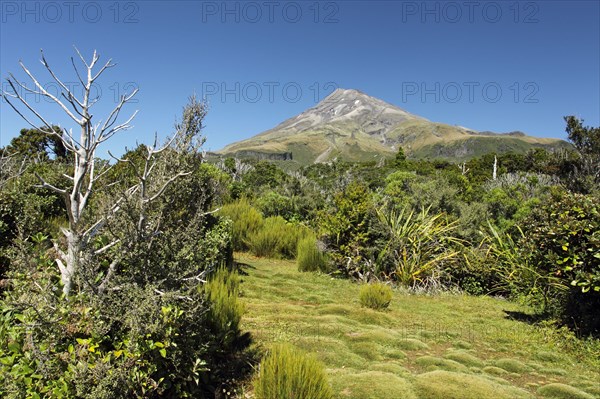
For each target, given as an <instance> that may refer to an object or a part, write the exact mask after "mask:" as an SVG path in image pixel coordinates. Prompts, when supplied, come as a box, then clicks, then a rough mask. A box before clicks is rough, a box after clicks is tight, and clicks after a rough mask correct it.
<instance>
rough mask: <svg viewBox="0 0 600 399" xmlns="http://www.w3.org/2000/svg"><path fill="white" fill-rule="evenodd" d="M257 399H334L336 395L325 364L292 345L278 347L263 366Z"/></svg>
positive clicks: (255, 382)
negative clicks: (326, 373) (329, 381)
mask: <svg viewBox="0 0 600 399" xmlns="http://www.w3.org/2000/svg"><path fill="white" fill-rule="evenodd" d="M254 394H255V396H256V399H300V398H311V399H330V398H332V397H333V393H332V390H331V387H330V386H329V383H328V382H327V378H326V376H325V371H324V368H323V366H322V365H321V363H319V362H318V361H317V360H316V359H314V358H313V357H312V356H310V355H306V354H304V353H303V352H301V351H300V350H298V349H296V348H294V347H292V346H291V345H289V344H281V345H276V346H275V347H274V348H273V349H271V350H270V351H269V353H268V354H267V355H266V356H265V358H264V359H263V360H262V362H261V363H260V370H259V373H258V376H257V377H256V379H255V381H254Z"/></svg>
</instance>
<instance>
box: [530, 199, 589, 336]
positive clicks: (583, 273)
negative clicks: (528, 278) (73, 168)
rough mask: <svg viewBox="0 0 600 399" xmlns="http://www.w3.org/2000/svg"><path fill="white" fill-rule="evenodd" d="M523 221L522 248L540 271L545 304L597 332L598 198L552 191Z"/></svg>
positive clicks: (572, 322)
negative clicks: (553, 192) (542, 203)
mask: <svg viewBox="0 0 600 399" xmlns="http://www.w3.org/2000/svg"><path fill="white" fill-rule="evenodd" d="M524 226H526V228H525V229H524V237H523V240H522V241H521V243H520V244H521V245H522V253H523V256H524V257H525V258H526V259H527V260H528V262H529V264H530V265H532V266H533V267H535V271H536V275H537V276H539V277H538V279H539V280H540V284H541V289H540V292H539V293H537V294H538V295H542V302H543V306H544V308H545V310H547V311H550V312H551V313H552V314H554V315H557V316H559V317H561V318H562V320H563V321H564V322H566V323H567V324H569V325H571V326H572V327H576V328H578V329H580V330H581V331H582V332H596V333H598V332H600V319H599V318H598V314H597V310H598V307H599V306H600V198H598V196H592V195H581V194H572V193H568V192H564V193H559V194H556V195H555V196H554V198H553V199H552V201H550V202H548V203H547V204H545V205H544V206H542V207H540V208H538V209H536V210H535V211H534V212H533V214H532V215H531V217H529V218H528V219H527V220H526V222H525V223H524ZM523 283H524V284H527V283H528V282H525V281H523Z"/></svg>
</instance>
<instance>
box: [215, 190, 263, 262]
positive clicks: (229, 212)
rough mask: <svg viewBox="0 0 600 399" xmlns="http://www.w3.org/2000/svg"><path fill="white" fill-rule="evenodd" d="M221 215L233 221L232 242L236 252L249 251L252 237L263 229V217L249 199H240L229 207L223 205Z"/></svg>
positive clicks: (228, 205)
mask: <svg viewBox="0 0 600 399" xmlns="http://www.w3.org/2000/svg"><path fill="white" fill-rule="evenodd" d="M219 214H220V215H222V216H224V217H227V218H229V219H231V221H232V222H233V228H232V230H233V232H232V241H233V248H234V249H235V250H236V251H245V250H247V249H249V247H248V242H249V239H250V236H251V235H253V234H255V233H256V232H257V231H259V230H260V229H261V228H262V225H263V217H262V215H261V213H260V212H259V211H258V210H257V209H256V208H254V207H253V206H252V205H250V203H249V202H248V200H247V199H239V200H237V201H235V202H232V203H230V204H227V205H223V206H222V207H221V210H220V211H219Z"/></svg>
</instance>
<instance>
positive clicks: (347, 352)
mask: <svg viewBox="0 0 600 399" xmlns="http://www.w3.org/2000/svg"><path fill="white" fill-rule="evenodd" d="M237 259H238V261H239V262H241V263H242V264H245V266H242V270H243V271H244V272H245V273H247V275H244V276H243V278H242V285H241V290H242V297H243V301H244V303H245V304H246V314H245V315H244V317H243V320H242V329H243V330H246V331H250V332H251V333H252V335H253V337H254V340H255V344H256V345H257V346H258V347H263V348H268V347H269V346H270V345H272V344H273V343H277V342H290V343H293V344H294V345H296V346H298V347H300V348H302V349H304V350H306V351H309V352H312V353H314V354H315V355H316V356H317V358H318V359H319V360H321V361H322V362H323V363H324V365H325V367H326V371H327V373H328V376H329V380H330V383H331V385H332V387H333V390H334V393H335V395H336V397H338V398H357V399H360V398H414V399H451V398H461V399H465V398H471V397H473V398H477V399H487V398H490V399H492V398H493V399H497V398H511V399H512V398H554V397H557V398H562V397H568V396H564V395H569V394H573V393H577V395H579V396H577V397H582V398H588V397H591V398H595V397H599V396H598V394H599V393H600V352H598V350H599V349H600V344H598V345H596V344H589V343H588V345H587V346H585V345H584V344H581V346H582V347H583V349H581V348H580V347H579V346H580V344H579V343H574V342H571V341H569V340H563V339H561V337H560V336H557V335H556V333H555V332H554V330H552V328H550V327H548V328H542V327H540V326H533V325H530V324H527V323H525V322H522V321H517V320H514V319H513V318H511V317H508V314H514V312H524V313H526V312H527V311H528V309H526V308H523V307H522V306H520V305H518V304H515V303H512V302H509V301H505V300H501V299H496V298H489V297H471V296H466V295H452V294H442V295H435V296H427V295H410V294H407V293H401V292H398V291H395V292H394V297H393V299H392V302H391V305H390V307H389V309H388V310H386V311H375V310H371V309H368V308H364V307H361V306H360V303H359V299H358V298H359V295H358V293H359V289H360V286H359V285H358V284H355V283H352V282H351V281H348V280H340V279H334V278H331V277H329V276H327V275H320V274H314V273H299V272H298V271H297V270H296V265H295V263H294V262H291V261H279V260H278V261H274V260H265V259H257V258H254V257H251V256H248V255H246V254H237ZM590 345H591V346H590ZM248 391H249V392H248V393H247V394H246V397H251V388H249V389H248ZM282 399H283V398H282Z"/></svg>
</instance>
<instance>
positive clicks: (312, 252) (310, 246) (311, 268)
mask: <svg viewBox="0 0 600 399" xmlns="http://www.w3.org/2000/svg"><path fill="white" fill-rule="evenodd" d="M296 264H297V265H298V270H299V271H301V272H316V271H321V272H326V271H327V256H326V255H325V253H323V251H321V249H320V248H319V247H318V245H317V240H316V238H315V237H314V236H313V235H309V236H307V237H305V238H303V239H301V240H300V241H298V256H297V258H296Z"/></svg>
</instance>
